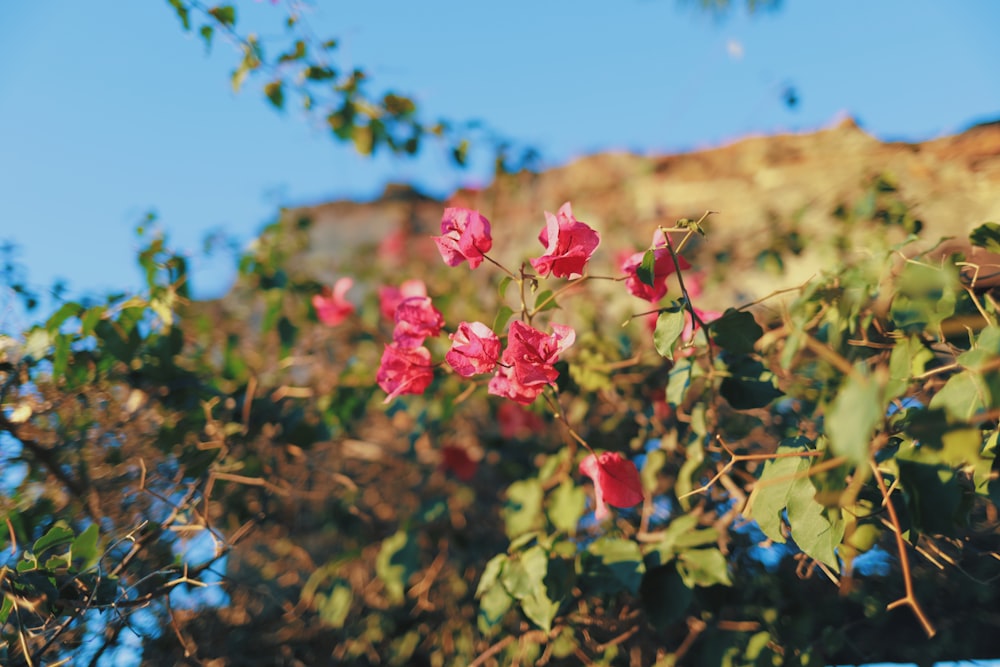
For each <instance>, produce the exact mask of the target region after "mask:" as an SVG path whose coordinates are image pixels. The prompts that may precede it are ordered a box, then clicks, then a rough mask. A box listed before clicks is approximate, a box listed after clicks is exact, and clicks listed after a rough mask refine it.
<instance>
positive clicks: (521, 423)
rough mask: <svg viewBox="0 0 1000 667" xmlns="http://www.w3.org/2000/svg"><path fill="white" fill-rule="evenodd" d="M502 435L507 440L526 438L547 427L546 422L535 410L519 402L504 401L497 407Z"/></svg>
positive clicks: (498, 422)
mask: <svg viewBox="0 0 1000 667" xmlns="http://www.w3.org/2000/svg"><path fill="white" fill-rule="evenodd" d="M497 424H498V425H499V426H500V437H502V438H504V439H505V440H514V439H518V440H526V439H527V438H530V437H531V436H532V435H534V434H536V433H538V432H539V431H541V430H542V429H543V428H544V427H545V422H543V421H542V418H541V417H539V416H538V415H536V414H535V413H534V412H532V411H530V410H527V409H525V408H523V407H521V406H520V405H518V404H517V403H510V402H503V403H501V404H500V407H498V408H497Z"/></svg>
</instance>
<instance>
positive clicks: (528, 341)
mask: <svg viewBox="0 0 1000 667" xmlns="http://www.w3.org/2000/svg"><path fill="white" fill-rule="evenodd" d="M552 329H553V331H554V332H553V333H552V334H549V335H546V334H544V333H542V332H541V331H539V330H538V329H535V328H533V327H530V326H528V325H527V324H524V323H523V322H521V321H520V320H514V321H513V322H512V323H511V325H510V329H509V331H508V332H507V349H505V350H504V351H503V355H502V356H501V358H500V367H499V368H498V369H497V373H496V375H494V376H493V378H492V379H491V380H490V384H489V387H488V391H489V393H490V394H493V395H494V396H503V397H505V398H509V399H511V400H513V401H517V402H518V403H521V404H523V405H528V404H530V403H531V402H532V401H534V400H535V399H536V398H538V395H539V394H541V393H542V391H543V390H544V389H545V387H546V386H547V385H550V384H552V383H553V382H555V381H556V378H558V377H559V371H557V370H556V369H555V367H554V365H553V364H555V362H556V361H558V360H559V354H560V353H561V352H562V351H563V350H565V349H566V348H568V347H569V346H570V345H572V344H573V341H574V340H576V332H575V331H573V329H571V328H570V327H566V326H562V325H559V324H553V325H552Z"/></svg>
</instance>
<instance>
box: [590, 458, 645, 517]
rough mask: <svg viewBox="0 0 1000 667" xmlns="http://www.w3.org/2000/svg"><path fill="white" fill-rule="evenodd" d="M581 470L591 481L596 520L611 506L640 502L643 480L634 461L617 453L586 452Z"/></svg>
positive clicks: (604, 514) (607, 512) (629, 505)
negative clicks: (592, 483)
mask: <svg viewBox="0 0 1000 667" xmlns="http://www.w3.org/2000/svg"><path fill="white" fill-rule="evenodd" d="M580 473H581V474H583V475H586V476H587V477H589V478H590V479H591V480H593V482H594V497H595V501H596V502H595V509H594V516H595V517H596V518H597V519H598V520H602V519H605V518H607V516H608V515H609V514H611V512H610V511H608V505H611V506H612V507H632V506H633V505H638V504H639V503H641V502H642V499H643V495H642V481H641V480H640V479H639V471H638V470H637V469H636V467H635V464H634V463H632V462H631V461H629V460H627V459H624V458H622V455H621V454H619V453H618V452H603V453H601V454H598V455H597V456H595V455H593V454H589V455H588V456H587V458H585V459H583V460H582V461H580Z"/></svg>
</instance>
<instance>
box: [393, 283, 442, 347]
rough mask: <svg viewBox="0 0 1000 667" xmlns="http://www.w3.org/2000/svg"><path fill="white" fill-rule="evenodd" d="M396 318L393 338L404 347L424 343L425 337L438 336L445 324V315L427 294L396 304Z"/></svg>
mask: <svg viewBox="0 0 1000 667" xmlns="http://www.w3.org/2000/svg"><path fill="white" fill-rule="evenodd" d="M395 319H396V327H395V329H393V331H392V340H393V342H394V343H397V344H398V345H401V346H402V347H418V346H420V345H423V344H424V339H425V338H427V337H429V336H430V337H433V336H437V335H438V334H439V333H441V327H443V326H444V316H443V315H441V311H439V310H438V309H437V308H435V307H434V305H433V304H431V299H430V297H427V296H411V297H410V298H408V299H403V300H402V301H401V302H400V303H399V305H398V306H396V314H395Z"/></svg>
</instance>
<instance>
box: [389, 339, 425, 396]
mask: <svg viewBox="0 0 1000 667" xmlns="http://www.w3.org/2000/svg"><path fill="white" fill-rule="evenodd" d="M375 380H376V381H377V382H378V386H380V387H382V389H383V390H384V391H385V392H386V393H387V394H388V396H386V397H385V401H384V402H385V403H388V402H389V401H391V400H392V399H394V398H396V397H397V396H399V395H400V394H422V393H424V390H425V389H427V387H428V386H430V383H431V382H432V381H433V380H434V367H433V366H432V365H431V352H430V350H428V349H427V348H426V347H422V346H421V347H404V346H401V345H398V344H396V343H390V344H389V345H386V346H385V351H384V352H382V361H381V363H380V364H379V367H378V373H377V374H376V376H375Z"/></svg>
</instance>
